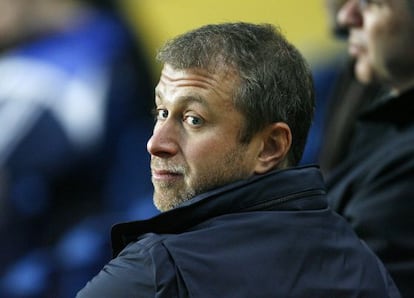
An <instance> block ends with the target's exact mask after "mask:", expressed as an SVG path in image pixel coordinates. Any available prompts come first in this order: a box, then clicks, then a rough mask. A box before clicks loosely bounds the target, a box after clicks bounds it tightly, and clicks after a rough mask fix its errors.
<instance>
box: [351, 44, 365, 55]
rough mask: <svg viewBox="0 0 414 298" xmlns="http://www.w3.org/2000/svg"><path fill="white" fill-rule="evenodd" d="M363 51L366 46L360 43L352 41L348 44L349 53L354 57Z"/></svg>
mask: <svg viewBox="0 0 414 298" xmlns="http://www.w3.org/2000/svg"><path fill="white" fill-rule="evenodd" d="M363 51H364V48H363V47H362V46H361V45H359V44H356V43H350V44H349V46H348V53H349V54H350V55H351V56H353V57H356V56H358V55H360V54H361V53H362V52H363Z"/></svg>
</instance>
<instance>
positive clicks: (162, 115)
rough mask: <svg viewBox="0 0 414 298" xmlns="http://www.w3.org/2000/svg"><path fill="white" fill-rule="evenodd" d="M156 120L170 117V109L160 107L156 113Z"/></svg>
mask: <svg viewBox="0 0 414 298" xmlns="http://www.w3.org/2000/svg"><path fill="white" fill-rule="evenodd" d="M155 116H156V120H165V119H167V117H168V111H167V110H165V109H158V110H157V111H156V113H155Z"/></svg>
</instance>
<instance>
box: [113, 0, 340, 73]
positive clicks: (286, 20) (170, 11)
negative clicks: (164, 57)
mask: <svg viewBox="0 0 414 298" xmlns="http://www.w3.org/2000/svg"><path fill="white" fill-rule="evenodd" d="M121 2H122V5H123V9H124V13H125V15H126V17H127V19H128V21H129V22H130V23H131V25H132V27H133V28H134V30H135V32H136V34H137V35H139V36H140V38H142V39H143V40H144V43H145V47H146V53H147V55H148V58H149V59H151V61H153V57H154V52H155V49H157V48H158V47H159V46H160V45H161V44H162V43H163V42H164V41H165V40H167V39H169V38H171V37H173V36H175V35H177V34H180V33H182V32H185V31H187V30H189V29H192V28H195V27H198V26H201V25H203V24H207V23H219V22H228V21H248V22H255V23H272V24H275V25H279V26H280V27H281V29H282V31H283V32H284V34H285V36H286V37H287V38H288V39H289V40H290V41H291V42H292V43H293V44H294V45H296V46H297V47H298V48H299V49H300V50H301V51H302V53H303V54H304V55H305V57H306V58H308V61H309V62H310V63H312V64H313V65H315V64H319V63H323V62H324V61H326V58H329V57H331V56H334V55H335V53H336V51H337V50H341V48H342V47H343V45H342V43H341V42H339V41H337V40H335V39H333V38H332V33H331V32H330V27H329V21H330V19H329V17H328V16H327V12H326V9H325V0H307V1H289V0H273V1H272V0H256V1H245V0H241V1H237V0H226V1H220V0H210V1H197V0H196V1H190V0H175V1H165V0H122V1H121ZM154 67H155V69H157V68H156V66H155V65H154ZM156 75H158V74H156Z"/></svg>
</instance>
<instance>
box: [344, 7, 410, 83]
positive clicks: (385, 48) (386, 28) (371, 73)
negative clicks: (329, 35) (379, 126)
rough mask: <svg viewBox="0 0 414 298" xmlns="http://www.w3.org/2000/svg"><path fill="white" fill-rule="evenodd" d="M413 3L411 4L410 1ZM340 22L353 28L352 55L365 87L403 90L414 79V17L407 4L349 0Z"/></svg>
mask: <svg viewBox="0 0 414 298" xmlns="http://www.w3.org/2000/svg"><path fill="white" fill-rule="evenodd" d="M410 1H411V0H410ZM338 22H339V23H340V24H341V25H343V26H346V27H348V28H349V31H350V35H349V39H348V41H349V53H350V55H351V56H353V57H354V58H355V59H356V65H355V73H356V76H357V78H358V79H359V80H360V81H361V82H363V83H371V82H379V83H385V84H388V85H389V86H391V87H392V88H395V89H402V88H404V87H406V85H407V84H408V83H411V81H412V80H413V79H414V38H413V34H414V14H413V12H412V11H410V8H409V5H408V3H407V0H348V1H346V3H345V4H344V6H342V8H341V9H340V11H339V12H338Z"/></svg>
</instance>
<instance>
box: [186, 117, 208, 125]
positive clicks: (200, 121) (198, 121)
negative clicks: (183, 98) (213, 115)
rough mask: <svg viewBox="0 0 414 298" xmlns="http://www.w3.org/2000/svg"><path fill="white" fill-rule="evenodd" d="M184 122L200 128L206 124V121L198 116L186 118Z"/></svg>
mask: <svg viewBox="0 0 414 298" xmlns="http://www.w3.org/2000/svg"><path fill="white" fill-rule="evenodd" d="M184 121H185V122H186V123H188V124H189V125H191V126H200V125H202V124H203V123H204V120H203V119H202V118H200V117H196V116H185V117H184Z"/></svg>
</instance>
